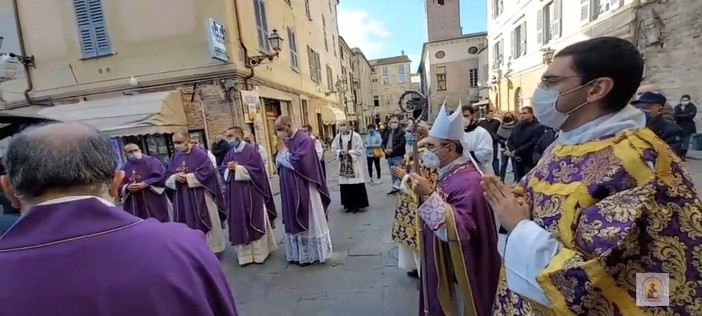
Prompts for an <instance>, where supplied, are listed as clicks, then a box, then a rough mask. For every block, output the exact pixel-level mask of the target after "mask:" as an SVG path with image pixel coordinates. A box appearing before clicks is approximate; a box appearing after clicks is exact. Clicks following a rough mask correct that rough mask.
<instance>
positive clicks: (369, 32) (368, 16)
mask: <svg viewBox="0 0 702 316" xmlns="http://www.w3.org/2000/svg"><path fill="white" fill-rule="evenodd" d="M446 1H458V0H446ZM486 3H487V1H484V0H482V1H481V0H477V1H476V0H472V1H461V24H462V26H463V33H472V32H484V31H486V30H487V21H486V20H487V13H486ZM338 13H339V14H338V16H339V33H340V35H341V36H342V37H343V38H344V39H345V40H346V42H347V43H348V44H349V46H351V47H360V48H361V50H363V52H364V54H365V55H366V57H367V58H368V59H375V58H382V57H390V56H396V55H399V54H400V52H401V51H403V50H404V51H405V54H407V55H408V56H409V57H410V58H411V59H412V69H413V71H415V70H416V68H417V65H419V55H420V54H421V53H422V43H424V41H426V38H427V30H426V17H425V16H424V0H342V1H340V3H339V7H338Z"/></svg>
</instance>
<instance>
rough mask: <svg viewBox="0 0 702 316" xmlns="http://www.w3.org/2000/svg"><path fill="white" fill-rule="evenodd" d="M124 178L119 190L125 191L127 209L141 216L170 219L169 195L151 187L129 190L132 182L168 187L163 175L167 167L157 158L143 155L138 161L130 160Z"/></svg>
mask: <svg viewBox="0 0 702 316" xmlns="http://www.w3.org/2000/svg"><path fill="white" fill-rule="evenodd" d="M122 170H124V179H123V180H122V185H120V187H119V192H124V193H125V195H124V205H123V206H122V207H123V208H124V210H125V211H127V212H129V213H131V214H132V215H136V216H139V217H141V218H149V217H153V218H155V219H157V220H159V221H161V222H168V221H170V218H169V215H168V208H169V205H168V203H170V202H169V201H168V196H167V195H166V194H165V191H164V192H163V194H158V193H156V192H154V191H152V190H151V189H150V188H149V187H146V188H144V189H143V190H139V191H136V192H130V191H129V190H127V188H126V187H127V186H128V185H130V184H132V183H140V182H144V183H146V184H148V185H149V186H154V187H160V188H164V189H165V188H166V178H165V177H164V176H163V175H164V174H165V173H166V167H164V166H163V164H162V163H161V162H160V161H159V160H158V159H156V158H154V157H151V156H146V155H144V156H142V158H141V159H139V160H136V161H128V162H127V163H126V164H125V165H124V167H122Z"/></svg>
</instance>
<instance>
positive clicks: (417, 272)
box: [407, 270, 419, 279]
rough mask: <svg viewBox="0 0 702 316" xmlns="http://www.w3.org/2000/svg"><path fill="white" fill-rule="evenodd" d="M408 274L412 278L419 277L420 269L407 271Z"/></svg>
mask: <svg viewBox="0 0 702 316" xmlns="http://www.w3.org/2000/svg"><path fill="white" fill-rule="evenodd" d="M407 276H409V277H410V278H415V279H419V271H417V270H412V271H407Z"/></svg>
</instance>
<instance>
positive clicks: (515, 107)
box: [490, 66, 546, 112]
mask: <svg viewBox="0 0 702 316" xmlns="http://www.w3.org/2000/svg"><path fill="white" fill-rule="evenodd" d="M545 70H546V67H545V66H542V67H537V68H536V69H533V70H530V71H526V72H523V73H520V74H516V75H512V76H510V77H509V78H503V79H502V80H500V82H499V83H498V84H495V85H493V86H492V88H491V91H490V101H491V103H492V104H493V105H495V107H496V108H497V111H498V112H518V111H519V110H520V103H521V106H531V105H532V104H531V97H532V95H533V94H534V89H536V87H537V86H538V84H539V82H541V75H542V74H543V73H544V71H545ZM520 91H521V101H520V93H519V92H520Z"/></svg>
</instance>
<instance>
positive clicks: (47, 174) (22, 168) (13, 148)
mask: <svg viewBox="0 0 702 316" xmlns="http://www.w3.org/2000/svg"><path fill="white" fill-rule="evenodd" d="M58 130H63V131H65V133H64V135H61V134H56V131H58ZM4 162H5V167H6V169H7V175H8V177H9V180H10V184H11V185H12V187H13V188H14V189H15V193H16V194H17V197H18V198H20V199H23V200H31V199H33V198H37V197H40V196H42V195H44V194H45V193H46V192H47V191H49V190H53V189H64V190H68V189H70V188H72V187H80V186H83V187H85V186H94V187H95V190H96V191H99V190H103V189H106V187H109V186H110V184H111V183H112V180H113V178H114V176H115V173H116V170H117V154H116V153H115V151H114V149H113V148H112V143H111V141H110V139H109V138H108V137H106V136H104V135H102V134H100V133H99V132H98V131H97V130H96V129H95V128H93V127H90V126H87V125H84V124H82V123H49V124H45V125H41V126H34V127H30V128H28V129H25V130H24V131H22V132H21V133H19V134H17V135H15V136H14V137H13V138H12V140H11V141H10V143H9V145H8V146H7V150H6V151H5V156H4Z"/></svg>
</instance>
